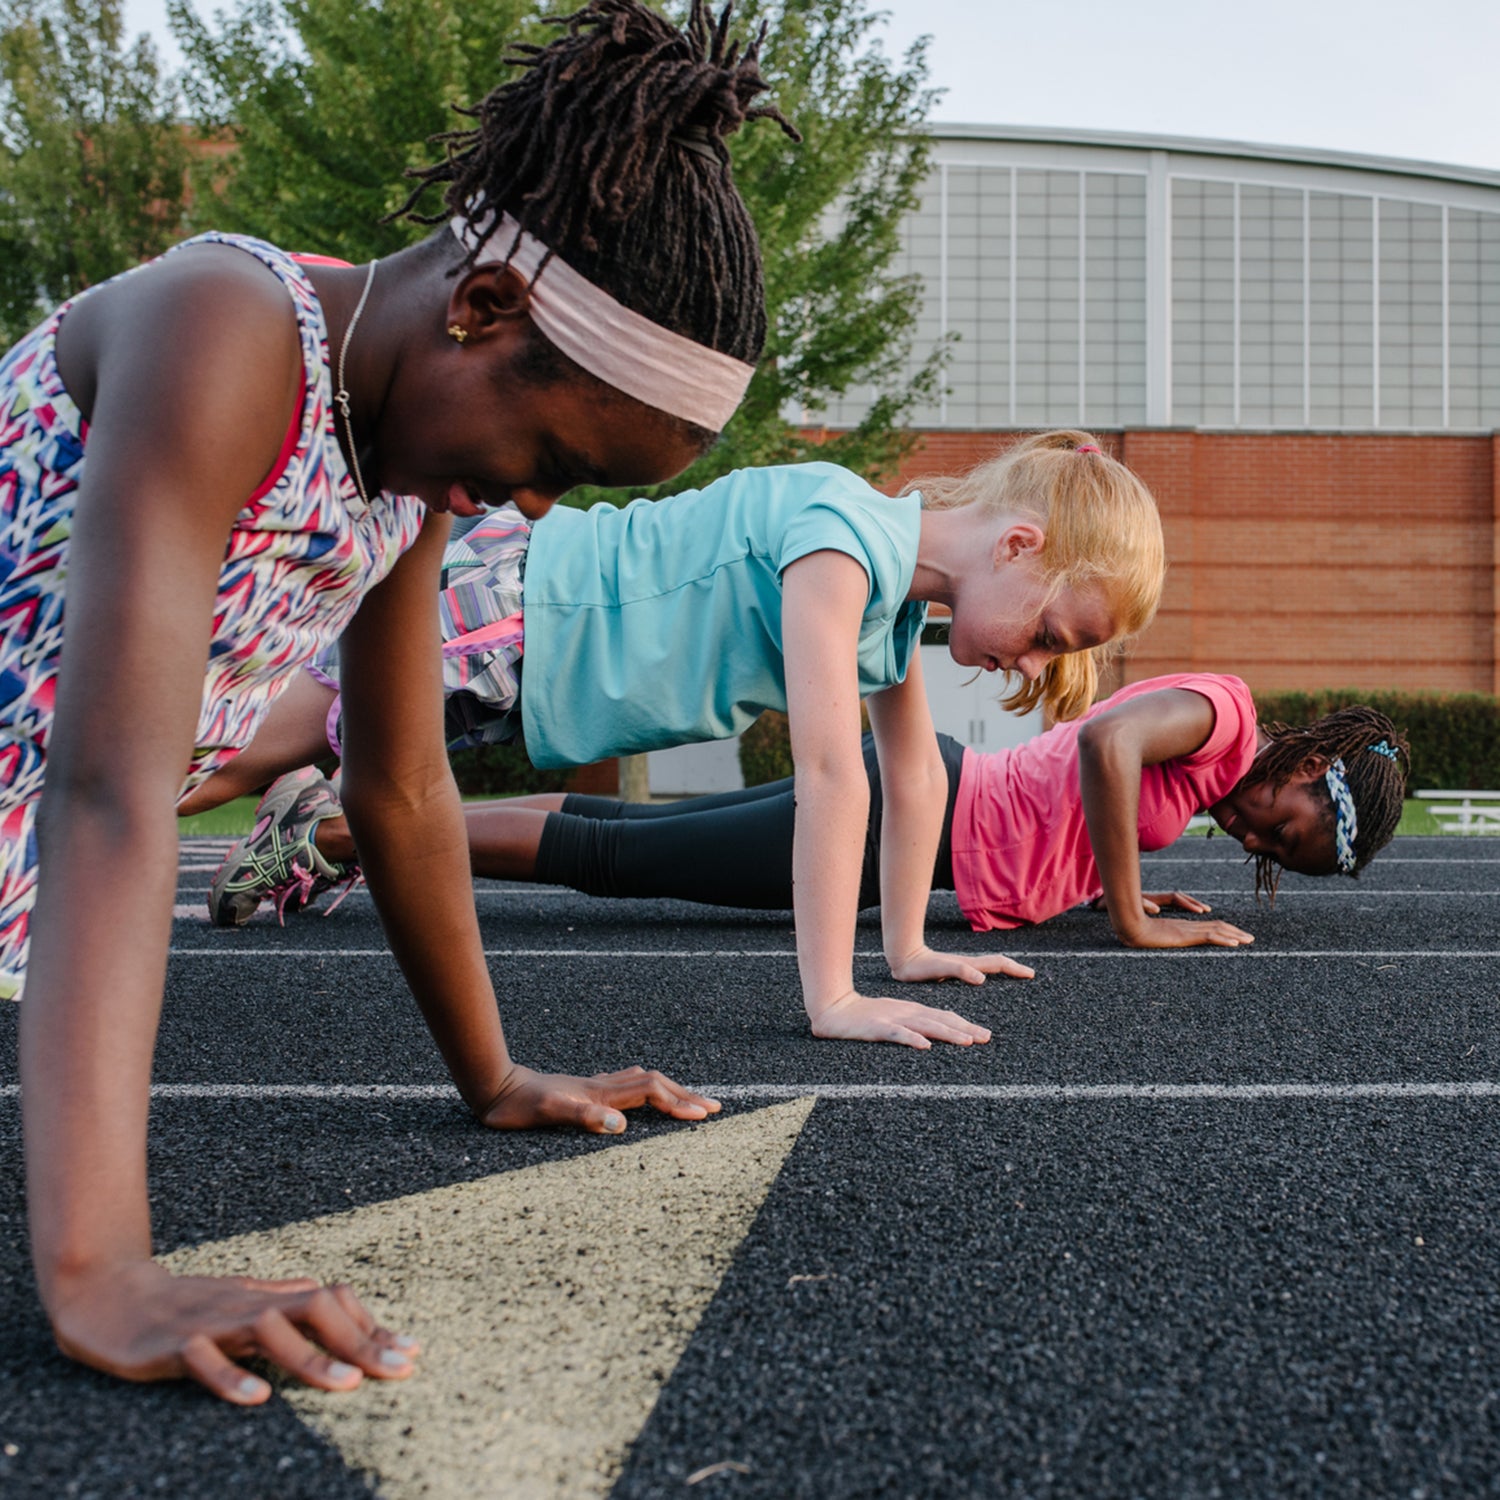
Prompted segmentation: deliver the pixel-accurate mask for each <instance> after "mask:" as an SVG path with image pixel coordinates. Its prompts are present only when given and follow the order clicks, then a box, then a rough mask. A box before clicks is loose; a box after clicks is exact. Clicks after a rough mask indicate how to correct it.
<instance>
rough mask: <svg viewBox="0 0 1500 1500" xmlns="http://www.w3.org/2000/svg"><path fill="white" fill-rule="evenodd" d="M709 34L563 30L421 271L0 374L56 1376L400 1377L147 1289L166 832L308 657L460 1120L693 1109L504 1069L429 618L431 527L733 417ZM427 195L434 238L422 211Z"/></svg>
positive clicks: (273, 299) (617, 24)
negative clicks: (85, 1368) (460, 1102)
mask: <svg viewBox="0 0 1500 1500" xmlns="http://www.w3.org/2000/svg"><path fill="white" fill-rule="evenodd" d="M727 20H728V12H727V10H726V12H725V14H724V16H723V17H721V18H720V19H719V21H718V22H717V23H715V22H714V21H713V19H712V18H711V17H710V16H709V14H708V13H707V11H706V10H705V9H704V7H703V5H702V4H695V5H694V6H693V8H692V12H691V15H690V19H689V21H688V24H687V26H686V27H685V29H683V30H678V29H677V28H676V27H674V26H672V25H670V24H669V23H668V22H666V21H665V20H663V19H662V18H661V17H660V16H658V15H656V14H655V13H653V12H652V11H650V10H648V9H647V8H646V7H645V6H643V5H640V4H638V3H636V0H591V3H589V4H588V5H587V6H586V7H585V8H584V9H582V10H580V11H578V12H577V13H576V14H574V15H572V16H570V17H568V18H566V19H565V20H564V21H562V22H560V23H559V24H560V25H561V27H562V31H561V34H560V35H559V36H558V37H556V38H555V39H554V40H553V41H552V42H551V43H550V44H549V45H547V46H545V47H539V48H537V47H528V48H525V49H523V51H522V53H521V55H520V56H519V57H516V58H512V59H510V61H513V62H517V63H519V64H520V65H521V71H520V73H519V76H518V77H516V78H515V80H514V81H513V82H510V83H507V84H506V85H504V86H503V87H501V88H499V89H498V90H496V92H494V93H493V94H491V95H490V96H489V98H487V99H486V100H485V101H484V102H483V103H482V104H481V105H480V106H479V107H478V108H477V110H475V111H473V116H472V117H473V119H474V121H475V124H474V126H473V128H472V129H467V130H463V131H460V132H457V133H455V134H453V135H450V136H448V137H446V138H444V141H443V144H444V147H445V152H444V156H443V159H442V160H441V161H440V162H439V163H438V164H437V165H436V166H434V167H431V168H429V169H427V170H425V171H418V172H416V173H415V174H414V175H415V176H416V178H417V179H418V181H417V185H416V187H415V188H414V189H413V191H412V193H411V195H410V197H409V198H408V199H407V201H406V203H405V204H404V205H403V206H402V209H401V211H400V212H401V213H403V214H406V215H408V216H410V217H413V218H415V219H417V220H418V221H419V222H422V223H439V222H440V221H441V227H439V228H438V229H437V230H436V232H434V233H433V234H431V235H429V236H428V237H427V238H426V239H425V240H424V241H423V242H422V243H420V244H417V245H415V246H413V247H412V248H410V249H407V250H404V251H402V252H400V253H399V254H396V255H392V256H389V257H387V258H385V259H383V260H379V261H374V262H371V263H370V264H369V265H368V266H361V267H358V268H353V267H344V266H340V265H338V264H336V263H328V262H326V261H315V260H314V261H299V260H298V259H297V258H295V257H293V256H290V255H287V254H285V253H284V252H282V251H281V250H278V249H276V248H275V247H274V246H271V245H268V244H265V243H264V242H262V241H258V240H252V239H248V238H245V237H241V236H232V235H220V234H209V235H203V236H200V237H198V238H197V239H194V240H190V241H188V242H187V243H186V244H184V245H181V246H179V247H177V248H176V249H175V250H173V251H171V252H170V253H168V254H167V255H165V256H163V257H161V258H160V259H159V260H156V261H153V262H151V263H150V264H148V265H146V266H143V267H140V268H138V269H136V270H134V271H132V272H129V273H127V274H125V275H123V276H120V277H117V278H116V279H115V280H113V281H110V282H106V283H104V284H102V285H100V286H98V287H95V288H92V289H91V290H89V291H88V292H86V293H84V294H83V295H81V296H80V297H78V298H76V299H74V300H73V301H72V302H69V303H66V304H64V305H63V306H62V307H61V308H59V309H58V310H57V311H56V312H54V313H53V314H52V315H51V316H50V317H49V318H48V319H47V320H46V321H45V322H44V323H43V324H42V325H41V326H40V327H39V328H38V329H37V330H36V331H35V332H34V333H32V334H31V335H29V336H28V337H27V338H26V339H24V340H23V341H22V342H21V343H20V344H18V345H17V346H16V347H15V348H14V349H13V350H11V351H10V353H9V354H8V355H6V356H5V357H4V358H3V360H0V525H3V529H4V532H5V538H6V545H5V549H4V556H3V558H0V995H3V996H4V997H6V998H20V994H21V990H22V987H23V984H24V986H25V990H26V995H25V1000H24V1003H23V1012H22V1021H21V1077H22V1082H23V1110H24V1124H25V1137H26V1159H27V1183H28V1187H27V1192H28V1199H29V1205H30V1214H31V1238H32V1248H33V1256H34V1261H35V1265H36V1271H37V1280H38V1284H39V1288H40V1291H41V1296H42V1301H43V1303H44V1305H45V1307H46V1309H47V1312H48V1315H49V1316H50V1318H51V1320H52V1326H53V1329H54V1331H55V1333H56V1336H57V1340H58V1342H59V1344H60V1345H61V1347H62V1348H63V1349H64V1350H65V1351H66V1352H68V1353H69V1354H71V1355H73V1356H74V1357H75V1358H77V1359H79V1360H82V1361H83V1362H85V1363H87V1364H90V1365H94V1366H96V1367H98V1368H100V1369H103V1370H107V1371H111V1372H113V1373H115V1374H118V1375H123V1376H126V1377H128V1378H130V1379H135V1380H150V1379H159V1378H164V1377H172V1376H183V1375H186V1376H191V1377H192V1378H194V1379H196V1380H198V1381H200V1382H202V1383H203V1384H204V1385H206V1386H207V1387H209V1388H210V1389H211V1390H212V1391H214V1392H215V1393H216V1394H217V1395H219V1396H221V1397H223V1398H224V1399H226V1400H229V1401H234V1402H238V1403H241V1404H245V1405H250V1404H255V1403H258V1402H262V1401H265V1400H266V1399H267V1398H268V1397H269V1395H270V1386H269V1385H268V1383H267V1382H266V1381H265V1380H263V1379H262V1378H261V1377H259V1376H257V1375H252V1374H251V1373H250V1372H249V1371H247V1370H246V1369H245V1368H244V1367H243V1366H242V1365H240V1364H239V1363H237V1361H238V1360H240V1359H242V1358H243V1357H245V1356H258V1357H260V1358H262V1359H266V1360H269V1361H270V1362H271V1363H273V1364H275V1365H277V1366H280V1367H281V1368H283V1369H285V1370H286V1371H288V1372H290V1373H291V1374H292V1375H293V1376H295V1377H296V1378H298V1379H301V1380H303V1381H306V1382H307V1383H309V1384H312V1385H316V1386H321V1387H324V1388H325V1389H329V1390H347V1389H350V1388H351V1387H353V1386H355V1385H357V1384H358V1383H359V1382H360V1380H361V1379H362V1378H363V1376H365V1375H374V1376H380V1377H385V1378H399V1377H401V1376H404V1375H406V1374H409V1373H410V1372H411V1370H412V1367H413V1366H412V1357H413V1355H414V1354H415V1352H416V1349H415V1345H414V1344H413V1343H412V1342H411V1341H410V1340H408V1339H406V1338H404V1337H402V1336H399V1335H397V1334H394V1333H392V1332H389V1331H387V1330H383V1329H380V1328H378V1327H377V1326H376V1324H375V1321H374V1319H373V1318H372V1317H371V1316H370V1314H369V1313H368V1311H367V1310H366V1309H365V1308H364V1307H363V1305H362V1304H361V1303H360V1302H359V1300H358V1299H357V1298H356V1297H355V1295H354V1294H353V1293H352V1292H351V1291H349V1290H348V1289H347V1288H326V1287H320V1286H318V1285H317V1284H315V1283H313V1282H309V1281H293V1282H280V1283H269V1282H254V1281H245V1280H217V1279H202V1278H179V1277H174V1276H172V1275H170V1274H169V1273H168V1272H167V1270H166V1269H165V1268H164V1267H163V1266H161V1265H159V1264H158V1263H157V1262H155V1261H154V1260H153V1259H152V1256H151V1228H150V1213H149V1207H148V1201H147V1191H146V1115H147V1106H148V1100H149V1092H150V1077H151V1058H152V1051H153V1046H154V1040H155V1035H156V1028H157V1020H158V1016H159V1013H160V1007H161V992H162V979H163V969H164V965H165V960H166V953H167V945H168V938H169V932H170V926H171V912H172V901H173V895H174V890H175V884H176V881H175V874H176V867H177V830H176V820H175V817H174V808H175V804H176V801H177V799H178V798H179V796H180V795H181V794H182V793H183V792H184V791H185V790H187V789H190V788H192V787H193V786H195V785H197V784H198V783H199V782H201V781H203V780H204V779H206V778H207V777H208V776H209V775H210V774H212V772H213V771H214V770H215V769H216V768H218V767H221V766H223V765H224V764H225V763H226V762H227V761H228V760H230V759H231V758H232V757H233V756H234V755H235V754H237V753H238V751H239V750H240V749H241V748H242V747H243V746H244V745H245V744H246V743H248V741H249V740H250V738H251V736H252V735H253V734H254V732H255V729H256V727H257V725H258V724H259V722H260V721H261V720H262V719H263V718H264V716H265V714H266V711H267V709H268V708H269V706H270V704H271V702H272V700H273V699H275V698H276V697H277V696H278V695H279V694H281V693H282V692H283V691H284V690H285V689H286V688H287V686H288V684H289V683H291V682H292V681H293V680H294V679H295V678H296V677H297V676H298V669H299V667H300V665H301V664H302V663H303V662H304V661H307V660H309V659H310V658H311V657H312V656H313V655H314V654H315V653H316V652H317V651H318V650H319V649H320V648H321V647H323V646H324V645H326V644H327V643H329V642H331V641H333V640H335V639H339V638H340V637H341V638H342V649H343V662H344V666H345V669H346V670H347V671H348V672H349V673H350V675H351V678H352V679H355V680H357V681H358V682H359V683H364V684H366V687H365V688H361V687H359V686H357V685H355V683H354V681H351V683H350V685H349V687H348V690H347V692H346V693H345V695H344V704H345V726H346V728H345V733H346V737H347V743H348V754H347V757H346V760H345V782H344V801H345V807H346V809H347V812H348V815H349V818H350V821H351V823H353V824H354V825H355V827H356V828H357V831H358V837H359V843H360V849H361V851H362V853H363V855H364V868H365V871H366V874H367V877H368V879H369V883H370V886H371V888H372V890H373V891H374V892H375V896H376V900H377V903H378V905H379V908H380V910H381V912H382V914H383V916H384V919H385V922H386V926H387V931H388V934H389V937H390V941H391V946H392V948H393V949H394V951H395V954H396V956H397V958H398V959H399V961H400V963H401V966H402V968H403V970H404V972H405V974H406V978H407V980H408V983H409V984H410V986H411V988H412V990H413V992H414V994H415V995H416V998H417V1000H418V1002H419V1004H420V1006H421V1008H422V1011H423V1015H424V1017H425V1019H426V1021H427V1024H428V1026H429V1028H430V1029H431V1031H432V1033H433V1036H434V1038H435V1039H436V1041H437V1043H438V1046H439V1048H440V1049H441V1051H442V1053H443V1056H444V1058H445V1060H446V1061H447V1064H448V1067H449V1069H450V1071H451V1072H452V1075H453V1079H454V1082H455V1083H456V1084H457V1086H458V1090H459V1092H460V1093H461V1095H462V1096H463V1098H464V1100H465V1102H466V1103H467V1104H468V1105H469V1107H470V1109H471V1110H472V1111H473V1112H474V1114H475V1116H476V1117H477V1118H478V1119H479V1120H480V1121H482V1122H483V1123H484V1124H486V1125H491V1126H497V1127H519V1126H533V1125H541V1124H573V1125H578V1126H582V1127H583V1128H584V1129H587V1130H593V1131H606V1132H617V1131H620V1130H623V1129H624V1128H625V1119H624V1116H623V1114H622V1111H623V1110H624V1109H627V1108H631V1107H634V1106H637V1105H641V1104H645V1103H650V1104H653V1105H655V1106H656V1107H657V1108H658V1109H661V1110H664V1111H666V1112H667V1113H669V1114H672V1115H675V1116H677V1117H678V1118H683V1119H702V1118H703V1117H704V1116H705V1115H707V1114H710V1113H712V1112H713V1111H714V1110H715V1109H717V1107H718V1106H717V1104H716V1103H715V1102H714V1101H713V1100H710V1099H705V1098H703V1097H701V1096H699V1095H697V1094H694V1093H692V1092H691V1091H689V1090H687V1089H684V1088H681V1087H679V1086H678V1085H676V1084H674V1083H672V1082H671V1081H670V1080H669V1079H665V1078H663V1077H662V1076H661V1075H660V1074H657V1073H647V1072H646V1071H644V1070H643V1069H640V1068H633V1069H629V1070H627V1071H625V1072H623V1073H617V1074H607V1075H600V1076H598V1077H595V1078H590V1079H584V1078H571V1077H565V1076H547V1075H542V1074H538V1073H534V1072H532V1071H531V1070H529V1069H527V1068H524V1067H521V1066H519V1065H518V1064H516V1063H515V1062H513V1061H512V1059H511V1058H510V1056H509V1054H508V1052H507V1050H506V1046H505V1038H504V1035H503V1033H502V1031H501V1028H500V1022H499V1016H498V1013H497V1010H496V1005H495V995H494V990H493V988H492V986H491V982H490V977H489V973H488V970H487V967H486V963H485V958H484V954H483V950H482V948H481V945H480V938H479V930H478V923H477V920H476V918H475V913H474V903H473V897H472V893H471V889H470V886H469V881H468V851H467V847H466V844H465V840H464V829H463V822H462V815H461V812H460V805H459V799H458V795H457V792H456V790H455V788H454V785H453V779H452V775H451V773H450V771H449V769H448V761H447V755H446V752H445V746H444V736H443V725H442V714H441V703H442V693H441V686H442V679H441V658H440V652H439V646H440V643H439V638H438V622H437V616H436V613H435V611H434V610H433V607H432V601H433V598H434V597H435V595H436V592H437V587H438V570H439V566H440V564H441V562H442V557H443V545H444V541H445V539H446V536H447V530H448V521H447V514H448V513H453V514H458V515H476V514H478V513H479V512H480V511H481V510H483V509H484V508H487V507H489V506H493V505H498V504H500V503H502V502H504V501H507V500H510V501H514V502H515V503H516V504H517V505H518V506H519V507H520V508H521V510H522V511H524V512H525V513H526V514H527V515H528V516H538V515H540V514H542V513H543V512H545V511H546V510H547V509H548V508H549V507H550V506H551V505H552V503H553V502H554V501H555V500H556V499H557V497H558V496H559V495H561V494H562V493H563V492H564V491H565V490H568V489H570V488H571V487H572V486H573V485H575V484H578V483H580V482H589V483H596V484H611V485H623V484H631V485H636V484H646V483H651V482H654V481H658V480H662V479H666V478H668V477H669V476H671V475H673V474H675V473H677V472H678V471H680V470H681V469H682V468H684V467H685V466H686V465H687V464H688V463H690V462H691V461H692V460H693V459H694V458H696V457H697V456H698V455H699V454H700V453H701V452H702V451H703V450H704V448H705V447H706V446H707V445H708V444H709V443H711V442H712V441H713V439H714V437H715V435H716V434H717V432H718V431H719V429H720V428H722V427H723V426H724V424H725V422H726V421H727V420H728V418H729V416H730V414H731V413H732V412H733V411H734V409H735V407H736V405H737V403H738V402H739V399H740V397H741V396H742V395H743V394H744V390H745V387H746V384H747V382H748V380H749V378H750V375H751V373H752V371H753V368H754V364H755V361H756V359H757V358H758V357H759V354H760V350H761V345H762V341H763V338H764V334H765V310H764V297H763V292H762V284H761V274H760V267H759V262H758V258H757V249H756V242H755V235H754V232H753V229H752V226H751V224H750V221H749V218H748V216H747V214H746V211H745V208H744V205H743V204H742V203H741V201H740V199H739V197H738V195H737V193H736V191H735V188H734V184H733V182H732V180H731V176H730V171H729V156H728V150H727V147H726V145H725V137H726V136H727V135H729V134H730V133H731V132H732V131H734V130H735V129H736V128H737V127H738V126H739V125H741V124H742V123H744V122H745V121H747V120H750V119H753V118H755V117H756V116H770V117H772V118H773V119H776V120H777V121H778V122H779V123H780V124H781V126H782V128H783V129H785V130H786V131H787V132H788V133H789V134H793V135H795V132H794V131H792V129H791V127H790V126H789V125H788V124H787V123H786V122H785V121H784V120H782V119H781V117H780V115H779V114H777V112H776V111H775V110H774V109H772V108H768V107H766V106H764V105H757V104H756V103H755V102H754V101H755V99H756V97H757V96H758V95H759V94H760V93H761V92H762V90H763V88H764V84H763V82H762V79H761V76H760V73H759V69H758V63H757V49H756V47H755V46H753V45H752V46H750V47H749V48H747V49H744V50H741V49H740V47H739V46H738V44H736V43H734V42H732V41H731V39H730V38H729V36H728V33H727ZM433 187H438V188H441V189H442V190H443V204H444V207H443V210H442V212H441V214H436V213H435V214H420V213H418V208H419V206H420V205H421V202H422V200H423V196H424V194H425V193H426V192H427V190H428V189H430V188H433ZM65 599H66V615H65V613H64V601H65ZM65 642H66V648H67V649H66V652H64V651H63V646H64V643H65ZM184 773H186V779H184ZM44 777H45V793H44V792H43V779H44ZM105 881H107V882H108V885H107V887H104V888H102V887H103V882H105ZM105 890H107V896H106V895H105ZM84 893H88V895H87V897H86V899H80V898H82V897H84Z"/></svg>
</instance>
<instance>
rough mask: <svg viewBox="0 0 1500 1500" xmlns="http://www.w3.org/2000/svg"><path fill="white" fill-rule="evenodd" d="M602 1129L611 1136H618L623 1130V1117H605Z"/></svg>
mask: <svg viewBox="0 0 1500 1500" xmlns="http://www.w3.org/2000/svg"><path fill="white" fill-rule="evenodd" d="M604 1128H605V1129H606V1130H608V1131H609V1132H610V1133H611V1134H613V1135H619V1133H620V1132H621V1131H622V1130H624V1128H625V1116H624V1115H606V1116H605V1118H604Z"/></svg>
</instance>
